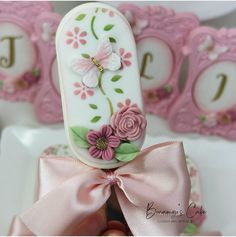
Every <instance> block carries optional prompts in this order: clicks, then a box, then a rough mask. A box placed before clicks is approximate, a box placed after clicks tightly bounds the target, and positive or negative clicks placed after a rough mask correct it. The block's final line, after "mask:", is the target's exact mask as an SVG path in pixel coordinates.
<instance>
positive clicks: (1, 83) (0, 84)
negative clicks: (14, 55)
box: [0, 80, 3, 89]
mask: <svg viewBox="0 0 236 237" xmlns="http://www.w3.org/2000/svg"><path fill="white" fill-rule="evenodd" d="M2 87H3V81H1V80H0V89H2Z"/></svg>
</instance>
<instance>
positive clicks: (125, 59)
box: [119, 48, 132, 67]
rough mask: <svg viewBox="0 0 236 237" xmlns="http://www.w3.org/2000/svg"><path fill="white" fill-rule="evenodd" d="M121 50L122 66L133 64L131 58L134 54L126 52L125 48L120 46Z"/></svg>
mask: <svg viewBox="0 0 236 237" xmlns="http://www.w3.org/2000/svg"><path fill="white" fill-rule="evenodd" d="M119 51H120V58H121V65H122V67H124V66H127V67H129V66H130V65H131V62H130V58H131V57H132V54H131V53H130V52H125V49H124V48H120V49H119Z"/></svg>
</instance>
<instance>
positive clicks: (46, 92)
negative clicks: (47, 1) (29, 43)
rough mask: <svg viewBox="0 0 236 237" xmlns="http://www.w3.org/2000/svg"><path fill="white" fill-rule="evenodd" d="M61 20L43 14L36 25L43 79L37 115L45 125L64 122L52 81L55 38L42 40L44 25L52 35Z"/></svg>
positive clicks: (38, 93)
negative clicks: (46, 25) (49, 29)
mask: <svg viewBox="0 0 236 237" xmlns="http://www.w3.org/2000/svg"><path fill="white" fill-rule="evenodd" d="M60 20H61V16H59V15H58V14H56V13H51V12H50V13H43V14H41V15H40V16H39V18H38V19H37V21H36V24H35V32H36V35H37V39H38V40H37V43H38V47H39V51H40V57H41V61H42V65H43V67H42V71H41V75H42V79H41V82H40V88H38V92H37V95H36V97H35V100H34V105H35V113H36V116H37V118H38V119H39V120H40V121H41V122H44V123H56V122H61V121H63V114H62V106H61V97H60V92H59V91H58V90H57V88H56V87H55V85H54V82H53V79H52V65H53V62H54V60H56V50H55V42H54V41H55V39H54V37H52V38H49V39H48V40H44V39H43V38H42V34H43V32H42V27H43V24H45V23H46V24H48V25H49V27H50V28H51V33H54V36H55V32H56V29H57V26H58V25H59V23H60Z"/></svg>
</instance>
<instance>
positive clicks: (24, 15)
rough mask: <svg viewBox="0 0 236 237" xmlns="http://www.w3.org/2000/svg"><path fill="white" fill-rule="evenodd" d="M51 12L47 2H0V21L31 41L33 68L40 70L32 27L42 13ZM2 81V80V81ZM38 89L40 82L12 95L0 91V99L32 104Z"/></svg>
mask: <svg viewBox="0 0 236 237" xmlns="http://www.w3.org/2000/svg"><path fill="white" fill-rule="evenodd" d="M50 11H52V6H51V4H50V3H49V2H1V3H0V21H2V22H12V23H14V24H16V25H18V26H20V27H21V28H22V29H23V30H24V31H25V32H26V33H27V34H28V36H29V38H31V39H32V43H33V45H34V47H35V51H36V58H37V59H36V63H35V67H37V68H39V69H41V62H40V59H39V55H38V49H37V43H36V42H35V38H34V32H33V25H34V23H35V21H36V18H37V17H38V16H39V15H40V14H41V13H42V12H50ZM3 81H4V79H3ZM38 88H40V82H37V83H35V84H34V85H32V86H30V87H29V88H27V89H21V90H16V91H15V92H14V93H7V92H5V91H0V98H2V99H5V100H9V101H29V102H32V101H33V99H34V97H35V94H36V93H37V91H38Z"/></svg>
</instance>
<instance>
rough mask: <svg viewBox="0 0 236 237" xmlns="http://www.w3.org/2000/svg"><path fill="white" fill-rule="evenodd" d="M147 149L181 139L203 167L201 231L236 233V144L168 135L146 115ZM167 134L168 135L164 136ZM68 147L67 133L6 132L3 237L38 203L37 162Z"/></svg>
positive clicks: (1, 172) (0, 209)
mask: <svg viewBox="0 0 236 237" xmlns="http://www.w3.org/2000/svg"><path fill="white" fill-rule="evenodd" d="M148 122H149V123H148V124H149V127H148V129H147V131H148V132H149V134H150V133H151V134H156V135H158V136H156V137H155V136H150V135H149V136H147V138H146V142H145V144H144V147H147V146H149V145H152V144H154V143H159V142H163V141H167V140H182V141H183V142H184V147H185V150H186V153H187V155H188V156H189V157H190V158H191V159H193V160H194V161H195V162H196V163H197V164H198V166H199V169H200V174H201V179H202V192H203V203H204V208H205V210H206V211H207V219H206V221H205V223H204V225H203V226H202V229H203V230H220V231H221V232H222V233H223V234H224V235H235V234H236V219H235V212H236V208H235V205H234V202H235V200H236V189H235V184H236V144H235V142H230V141H226V140H223V139H220V138H216V137H203V136H200V135H196V134H190V135H182V134H181V135H180V134H174V133H172V132H170V131H169V130H168V128H167V125H166V123H165V122H164V121H163V120H161V119H157V118H156V117H154V116H148ZM163 134H164V135H163ZM64 143H66V138H65V133H64V130H63V129H59V130H52V129H48V128H41V129H32V128H27V127H20V126H11V127H8V128H6V129H5V130H4V131H3V135H2V141H1V156H0V197H1V199H0V235H6V234H7V232H8V228H9V224H10V222H11V219H12V217H13V216H14V214H19V213H21V212H22V211H23V210H25V209H26V208H27V207H30V206H31V204H32V203H33V200H34V188H35V180H36V174H37V158H38V157H39V155H40V154H41V152H42V151H43V150H44V149H45V148H47V147H48V146H50V145H54V144H64Z"/></svg>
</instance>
